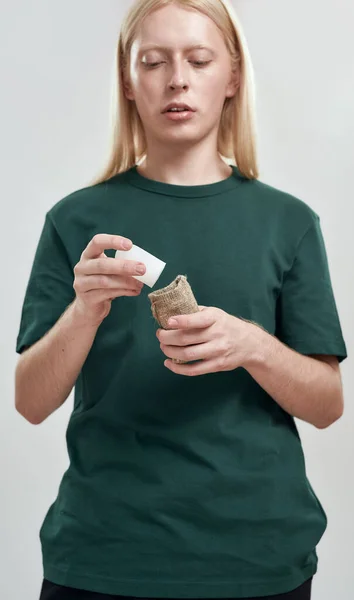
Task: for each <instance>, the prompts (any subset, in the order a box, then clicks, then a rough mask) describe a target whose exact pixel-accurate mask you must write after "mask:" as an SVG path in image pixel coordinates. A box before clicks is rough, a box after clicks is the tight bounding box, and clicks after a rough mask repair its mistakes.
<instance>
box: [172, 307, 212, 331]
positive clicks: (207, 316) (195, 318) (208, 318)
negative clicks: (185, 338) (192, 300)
mask: <svg viewBox="0 0 354 600" xmlns="http://www.w3.org/2000/svg"><path fill="white" fill-rule="evenodd" d="M215 321H216V316H215V314H213V313H212V312H211V311H205V310H203V311H199V312H196V313H192V314H190V315H172V316H171V318H170V319H169V320H168V323H167V325H168V327H170V328H171V329H199V328H203V327H210V325H213V323H215Z"/></svg>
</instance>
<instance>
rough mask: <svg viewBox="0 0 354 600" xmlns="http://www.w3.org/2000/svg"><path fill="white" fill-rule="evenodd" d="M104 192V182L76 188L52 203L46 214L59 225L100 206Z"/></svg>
mask: <svg viewBox="0 0 354 600" xmlns="http://www.w3.org/2000/svg"><path fill="white" fill-rule="evenodd" d="M105 193H106V182H103V183H99V184H96V185H91V186H87V187H83V188H79V189H76V190H74V191H73V192H71V193H69V194H67V195H66V196H64V197H62V198H61V199H60V200H58V201H57V202H56V203H55V204H53V205H52V207H51V208H50V209H49V210H48V216H49V218H50V219H51V220H52V221H53V222H54V223H55V224H57V225H59V226H60V225H61V224H65V221H66V222H67V221H68V220H69V221H70V220H72V219H75V217H80V215H82V214H83V213H87V212H90V211H91V210H94V209H95V208H99V207H100V206H102V203H103V200H104V196H105Z"/></svg>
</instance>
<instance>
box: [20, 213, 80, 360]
mask: <svg viewBox="0 0 354 600" xmlns="http://www.w3.org/2000/svg"><path fill="white" fill-rule="evenodd" d="M73 283H74V274H73V270H72V269H71V266H70V261H69V258H68V255H67V252H66V249H65V246H64V244H63V242H62V240H61V237H60V236H59V234H58V232H57V230H56V228H55V225H54V223H53V221H52V218H51V216H50V214H49V213H47V214H46V216H45V221H44V225H43V228H42V232H41V234H40V238H39V241H38V244H37V249H36V252H35V256H34V261H33V264H32V269H31V273H30V276H29V280H28V283H27V289H26V291H25V297H24V301H23V305H22V314H21V320H20V327H19V332H18V336H17V342H16V352H18V353H19V354H21V352H22V351H23V350H24V349H25V348H26V347H27V346H31V345H32V344H33V343H35V342H36V341H37V340H39V339H40V338H41V337H43V335H44V334H45V333H46V332H47V331H48V330H49V329H51V327H52V326H53V325H54V324H55V323H56V321H57V320H58V319H59V317H60V316H61V315H62V314H63V312H64V311H65V309H66V308H67V306H68V305H69V304H70V303H71V302H72V301H73V300H74V298H75V290H74V288H73Z"/></svg>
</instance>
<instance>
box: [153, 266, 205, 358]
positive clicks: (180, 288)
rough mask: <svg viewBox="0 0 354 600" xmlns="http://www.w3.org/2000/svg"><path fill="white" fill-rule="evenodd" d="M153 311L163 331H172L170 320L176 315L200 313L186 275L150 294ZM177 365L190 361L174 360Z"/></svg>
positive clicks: (178, 276)
mask: <svg viewBox="0 0 354 600" xmlns="http://www.w3.org/2000/svg"><path fill="white" fill-rule="evenodd" d="M148 298H149V299H150V302H151V310H152V314H153V315H154V317H155V319H156V321H157V322H158V324H159V325H160V327H162V328H163V329H170V328H169V327H168V325H167V322H168V319H169V318H170V317H173V316H174V315H187V314H191V313H195V312H199V307H198V304H197V301H196V299H195V297H194V294H193V291H192V288H191V286H190V285H189V283H188V281H187V276H186V275H177V277H176V279H174V281H172V282H171V283H170V284H169V285H167V286H166V287H164V288H161V289H160V290H155V291H154V292H151V293H150V294H148ZM172 361H173V362H175V363H179V364H183V363H186V362H188V361H186V360H180V359H178V358H172Z"/></svg>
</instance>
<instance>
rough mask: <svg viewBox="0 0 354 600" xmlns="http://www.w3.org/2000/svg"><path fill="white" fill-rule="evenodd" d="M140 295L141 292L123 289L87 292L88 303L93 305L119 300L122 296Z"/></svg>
mask: <svg viewBox="0 0 354 600" xmlns="http://www.w3.org/2000/svg"><path fill="white" fill-rule="evenodd" d="M140 293H141V292H140V290H139V291H133V290H129V289H122V288H112V289H110V290H90V291H88V292H86V294H87V297H88V301H89V302H90V303H92V304H97V303H99V302H103V301H104V300H114V299H115V298H119V297H121V296H138V295H139V294H140Z"/></svg>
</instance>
